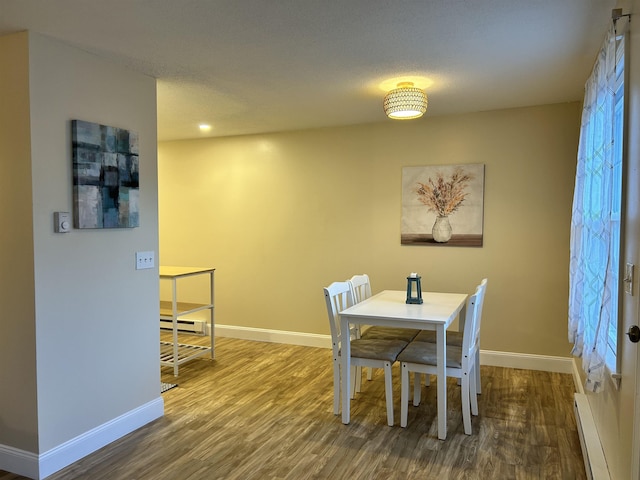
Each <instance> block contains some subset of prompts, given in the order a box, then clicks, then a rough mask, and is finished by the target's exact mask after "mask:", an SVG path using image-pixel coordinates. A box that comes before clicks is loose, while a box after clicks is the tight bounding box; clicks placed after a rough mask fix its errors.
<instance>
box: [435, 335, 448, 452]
mask: <svg viewBox="0 0 640 480" xmlns="http://www.w3.org/2000/svg"><path fill="white" fill-rule="evenodd" d="M436 341H437V353H438V355H437V358H438V366H437V370H438V438H439V439H440V440H444V439H446V438H447V337H446V329H445V327H444V325H438V327H437V329H436Z"/></svg>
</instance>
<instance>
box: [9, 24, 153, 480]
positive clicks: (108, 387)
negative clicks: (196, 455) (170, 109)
mask: <svg viewBox="0 0 640 480" xmlns="http://www.w3.org/2000/svg"><path fill="white" fill-rule="evenodd" d="M0 63H1V64H2V65H10V66H11V68H2V69H0V104H1V105H2V108H0V152H1V157H0V199H2V200H3V207H4V208H2V209H1V213H0V219H1V220H2V221H3V225H5V226H6V228H3V230H2V233H0V238H2V248H0V260H1V261H2V264H1V268H0V287H1V288H0V302H1V304H2V306H3V310H2V317H1V318H0V361H1V362H2V363H1V364H2V366H3V368H0V385H1V386H0V391H2V392H3V393H1V394H0V470H10V471H14V472H16V473H21V474H23V475H26V476H29V477H31V478H42V477H43V476H46V475H48V474H51V473H52V472H53V471H56V470H57V469H59V468H62V467H64V466H66V465H68V464H69V463H71V462H73V461H75V460H76V459H78V458H81V457H82V456H84V455H86V454H88V453H90V452H91V451H93V450H95V449H97V448H100V447H101V446H103V445H104V444H105V443H108V442H109V441H111V440H114V439H115V438H118V436H122V435H124V434H126V433H128V432H129V431H131V430H133V429H135V428H137V427H138V426H140V425H141V424H143V423H145V422H148V421H150V420H151V419H153V418H157V417H158V416H161V415H162V411H163V407H162V405H163V404H162V398H161V397H160V368H159V364H158V359H159V332H158V317H159V312H158V271H157V269H151V270H142V271H136V270H135V252H136V251H138V250H154V251H157V248H158V216H157V215H158V213H157V132H156V89H155V80H154V79H153V78H151V77H147V76H144V75H140V74H138V73H134V72H131V71H128V70H126V69H124V68H123V67H120V66H117V65H115V64H112V63H109V62H105V61H104V60H101V59H99V58H98V57H95V56H93V55H89V54H87V53H86V52H84V51H81V50H79V49H76V48H73V47H69V46H67V45H64V44H62V43H60V42H57V41H55V40H52V39H50V38H47V37H44V36H41V35H38V34H26V33H21V34H17V35H11V36H8V37H2V38H0ZM73 119H82V120H87V121H91V122H95V123H101V124H104V125H111V126H116V127H121V128H127V129H129V130H134V131H136V132H138V134H139V138H140V144H139V147H140V212H141V213H140V227H139V228H131V229H109V230H76V229H73V230H72V231H71V232H70V233H67V234H58V233H54V230H53V213H54V212H55V211H69V212H71V211H72V209H73V202H72V150H71V120H73ZM4 392H11V395H8V394H4ZM141 412H144V415H143V414H142V413H141ZM145 415H146V416H145ZM153 415H155V417H153V418H150V417H152V416H153ZM143 417H144V418H143Z"/></svg>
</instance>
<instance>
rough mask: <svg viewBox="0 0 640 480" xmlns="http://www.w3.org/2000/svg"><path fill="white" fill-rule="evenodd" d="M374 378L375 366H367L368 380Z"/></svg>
mask: <svg viewBox="0 0 640 480" xmlns="http://www.w3.org/2000/svg"><path fill="white" fill-rule="evenodd" d="M372 378H373V367H369V368H367V380H369V381H371V379H372Z"/></svg>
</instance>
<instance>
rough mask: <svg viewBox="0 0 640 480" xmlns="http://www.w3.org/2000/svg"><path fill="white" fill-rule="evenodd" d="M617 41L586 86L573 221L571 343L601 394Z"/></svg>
mask: <svg viewBox="0 0 640 480" xmlns="http://www.w3.org/2000/svg"><path fill="white" fill-rule="evenodd" d="M615 65H616V42H615V31H614V28H613V26H611V29H610V30H609V32H608V33H607V35H606V37H605V40H604V44H603V45H602V47H601V49H600V52H599V54H598V58H597V60H596V63H595V66H594V67H593V72H592V73H591V76H590V77H589V79H588V80H587V83H586V86H585V98H584V105H583V109H582V125H581V127H580V143H579V146H578V165H577V171H576V184H575V190H574V198H573V210H572V218H571V261H570V271H569V341H570V342H572V343H573V344H574V348H573V352H572V353H573V354H574V355H576V356H579V357H582V367H583V369H584V371H585V372H586V374H587V380H586V388H587V389H588V390H590V391H593V392H598V391H600V390H602V385H603V381H604V379H605V373H606V371H605V358H606V353H607V334H608V331H609V322H610V321H611V311H612V308H617V293H616V292H612V288H611V284H612V278H615V277H614V276H615V275H617V271H618V265H612V263H613V262H611V235H612V220H611V213H612V190H613V162H614V159H613V153H614V148H613V138H614V133H613V132H614V123H613V119H614V107H615V98H614V92H615V90H614V89H615V75H616V74H615Z"/></svg>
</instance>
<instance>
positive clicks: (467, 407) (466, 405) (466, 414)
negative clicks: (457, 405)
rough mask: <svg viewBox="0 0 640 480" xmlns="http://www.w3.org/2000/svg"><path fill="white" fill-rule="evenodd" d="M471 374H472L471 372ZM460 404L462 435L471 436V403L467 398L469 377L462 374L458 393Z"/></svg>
mask: <svg viewBox="0 0 640 480" xmlns="http://www.w3.org/2000/svg"><path fill="white" fill-rule="evenodd" d="M471 373H472V374H473V372H471ZM460 394H461V402H462V422H463V424H464V433H465V434H467V435H471V402H470V397H469V375H467V374H463V376H462V388H461V391H460Z"/></svg>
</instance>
